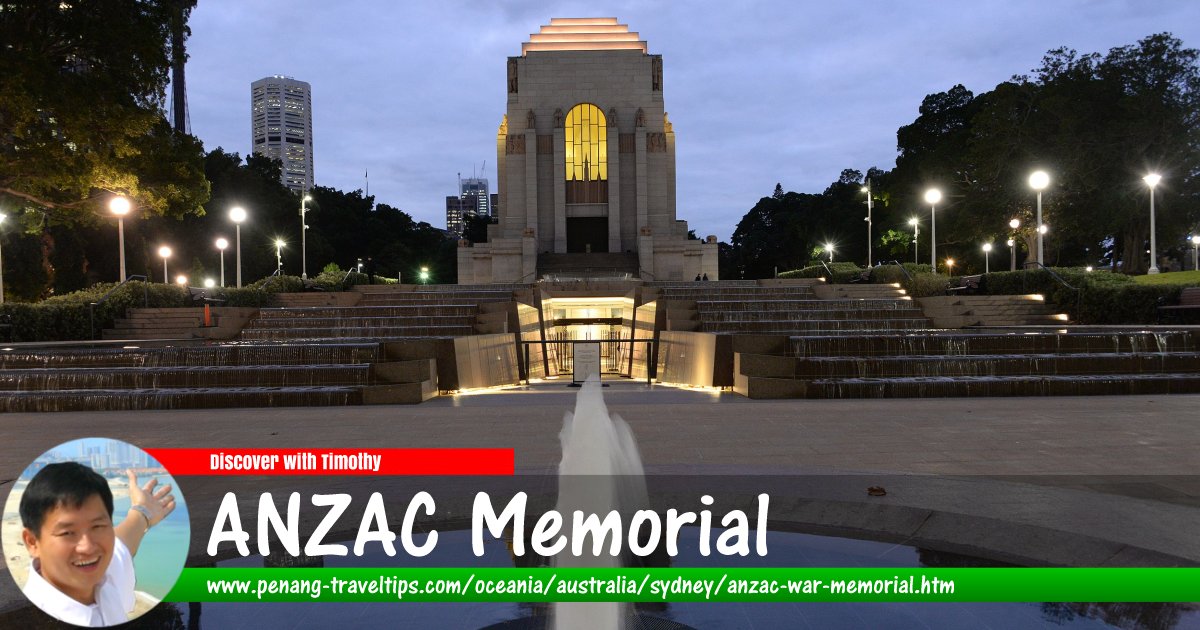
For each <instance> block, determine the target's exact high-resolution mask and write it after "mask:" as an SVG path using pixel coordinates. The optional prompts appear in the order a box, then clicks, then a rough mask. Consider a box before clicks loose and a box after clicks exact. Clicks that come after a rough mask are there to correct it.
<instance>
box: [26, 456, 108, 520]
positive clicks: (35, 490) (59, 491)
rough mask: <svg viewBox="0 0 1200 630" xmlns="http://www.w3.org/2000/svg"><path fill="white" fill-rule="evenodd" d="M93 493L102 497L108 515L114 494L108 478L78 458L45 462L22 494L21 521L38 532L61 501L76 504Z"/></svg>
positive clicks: (79, 503) (71, 505)
mask: <svg viewBox="0 0 1200 630" xmlns="http://www.w3.org/2000/svg"><path fill="white" fill-rule="evenodd" d="M93 495H98V496H99V497H100V500H101V501H104V508H105V509H107V510H108V516H109V518H111V517H112V513H113V495H112V490H111V489H110V488H109V487H108V480H107V479H105V478H104V477H102V476H100V474H99V473H97V472H96V471H94V470H92V469H91V468H88V467H87V466H84V465H83V464H80V463H77V462H63V463H59V464H48V465H47V466H46V467H45V468H43V469H41V470H39V471H38V472H37V474H36V475H34V476H33V480H31V481H30V482H29V485H28V486H25V492H24V493H23V494H22V495H21V525H22V526H24V527H25V528H26V529H28V530H29V531H31V532H33V535H34V536H41V533H42V524H43V522H44V521H45V520H46V515H47V514H49V513H50V511H51V510H53V509H55V508H57V507H59V506H60V505H63V506H68V507H72V508H78V507H79V506H81V505H83V503H84V501H87V500H88V499H89V498H90V497H92V496H93Z"/></svg>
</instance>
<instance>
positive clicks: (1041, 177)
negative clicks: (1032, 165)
mask: <svg viewBox="0 0 1200 630" xmlns="http://www.w3.org/2000/svg"><path fill="white" fill-rule="evenodd" d="M1049 185H1050V176H1049V175H1047V174H1046V171H1034V172H1033V173H1032V174H1030V175H1029V187H1030V188H1032V189H1034V190H1036V191H1037V224H1038V225H1039V226H1041V225H1042V191H1043V190H1045V189H1046V186H1049ZM1043 234H1045V232H1043V231H1042V230H1041V228H1040V227H1039V228H1038V240H1037V261H1038V266H1039V267H1045V266H1046V259H1045V256H1044V255H1043V252H1044V250H1043V248H1042V235H1043Z"/></svg>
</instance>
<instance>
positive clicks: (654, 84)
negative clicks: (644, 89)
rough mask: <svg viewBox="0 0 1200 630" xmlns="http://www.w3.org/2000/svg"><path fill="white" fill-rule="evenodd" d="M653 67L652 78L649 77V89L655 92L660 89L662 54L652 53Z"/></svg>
mask: <svg viewBox="0 0 1200 630" xmlns="http://www.w3.org/2000/svg"><path fill="white" fill-rule="evenodd" d="M651 65H652V67H653V78H652V79H651V85H650V87H651V89H653V90H654V91H655V92H661V91H662V55H654V56H653V57H652V58H651Z"/></svg>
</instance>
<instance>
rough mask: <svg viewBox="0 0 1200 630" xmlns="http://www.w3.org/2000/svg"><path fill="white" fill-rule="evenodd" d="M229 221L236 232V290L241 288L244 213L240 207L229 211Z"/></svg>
mask: <svg viewBox="0 0 1200 630" xmlns="http://www.w3.org/2000/svg"><path fill="white" fill-rule="evenodd" d="M229 220H230V221H233V224H234V225H235V226H236V227H235V229H236V230H237V236H236V237H235V238H236V241H237V288H239V289H240V288H242V221H245V220H246V211H245V210H244V209H243V208H242V207H241V206H234V207H232V208H230V209H229Z"/></svg>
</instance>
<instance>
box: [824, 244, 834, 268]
mask: <svg viewBox="0 0 1200 630" xmlns="http://www.w3.org/2000/svg"><path fill="white" fill-rule="evenodd" d="M825 251H827V252H829V262H831V263H832V262H833V243H829V242H826V243H825Z"/></svg>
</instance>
